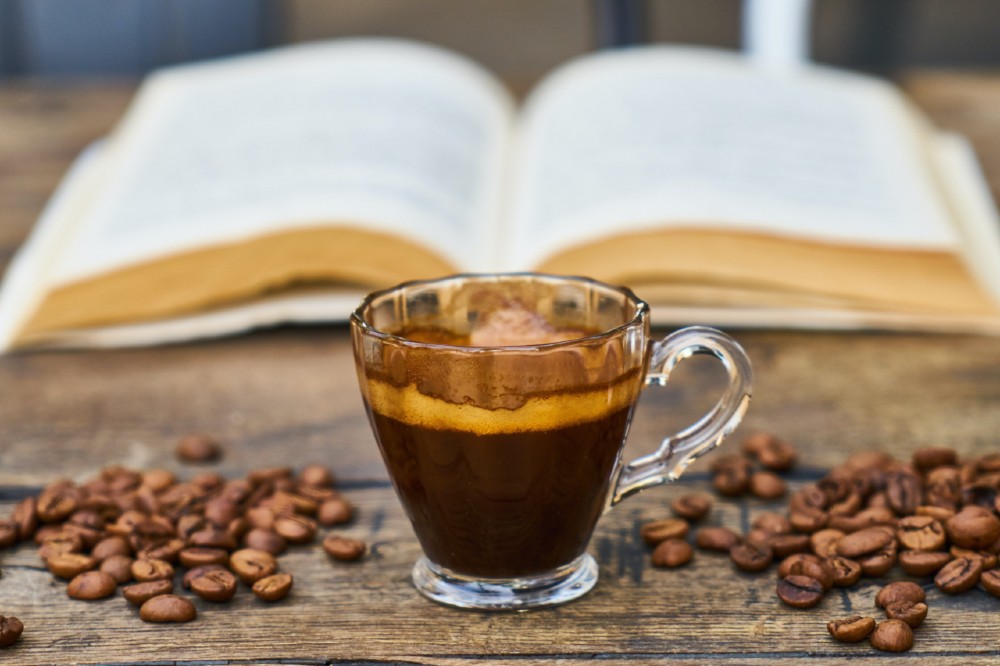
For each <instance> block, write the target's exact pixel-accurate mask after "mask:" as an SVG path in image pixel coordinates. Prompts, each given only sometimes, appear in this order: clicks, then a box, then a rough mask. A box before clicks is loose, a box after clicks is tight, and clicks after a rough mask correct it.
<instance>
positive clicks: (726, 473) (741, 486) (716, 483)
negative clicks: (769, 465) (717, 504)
mask: <svg viewBox="0 0 1000 666" xmlns="http://www.w3.org/2000/svg"><path fill="white" fill-rule="evenodd" d="M712 487H713V488H715V491H716V492H717V493H719V494H720V495H722V496H723V497H739V496H740V495H742V494H743V493H745V492H746V491H747V489H748V488H749V487H750V474H749V473H748V472H746V471H744V470H743V469H742V468H739V467H723V468H722V469H720V470H719V471H718V472H716V473H715V474H714V475H713V476H712Z"/></svg>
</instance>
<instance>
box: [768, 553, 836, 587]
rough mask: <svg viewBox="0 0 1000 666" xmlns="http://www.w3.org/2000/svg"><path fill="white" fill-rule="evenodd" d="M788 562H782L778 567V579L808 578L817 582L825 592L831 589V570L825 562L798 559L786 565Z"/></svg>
mask: <svg viewBox="0 0 1000 666" xmlns="http://www.w3.org/2000/svg"><path fill="white" fill-rule="evenodd" d="M786 562H788V560H787V559H786V560H783V561H782V562H781V565H779V567H778V578H787V577H788V576H808V577H809V578H812V579H814V580H816V581H817V582H819V584H820V585H821V586H822V587H823V591H824V592H826V591H827V590H829V589H830V588H831V587H833V576H834V574H833V570H832V569H831V568H830V567H829V565H828V564H827V563H826V562H818V561H815V560H811V559H806V558H802V559H798V560H795V561H793V562H789V563H788V564H786Z"/></svg>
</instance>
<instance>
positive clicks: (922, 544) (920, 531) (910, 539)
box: [896, 516, 948, 550]
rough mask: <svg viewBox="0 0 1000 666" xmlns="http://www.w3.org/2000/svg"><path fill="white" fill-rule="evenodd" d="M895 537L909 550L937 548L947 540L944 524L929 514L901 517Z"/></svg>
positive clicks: (942, 545)
mask: <svg viewBox="0 0 1000 666" xmlns="http://www.w3.org/2000/svg"><path fill="white" fill-rule="evenodd" d="M896 538H897V539H899V544H900V545H901V546H902V547H903V548H909V549H911V550H938V549H940V548H944V545H945V543H947V541H948V537H947V536H945V533H944V526H942V525H941V523H939V522H938V521H937V520H935V519H934V518H931V517H930V516H907V517H906V518H903V519H902V520H900V521H899V527H898V529H897V531H896Z"/></svg>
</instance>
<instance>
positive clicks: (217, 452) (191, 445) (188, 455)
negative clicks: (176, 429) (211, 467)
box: [175, 435, 222, 463]
mask: <svg viewBox="0 0 1000 666" xmlns="http://www.w3.org/2000/svg"><path fill="white" fill-rule="evenodd" d="M175 453H176V454H177V457H178V458H179V459H180V460H181V461H183V462H186V463H210V462H214V461H216V460H218V459H219V458H221V457H222V447H221V446H220V445H219V443H218V442H217V441H216V440H214V439H213V438H211V437H209V436H208V435H188V436H187V437H184V438H183V439H182V440H181V441H180V442H179V443H178V444H177V450H176V451H175Z"/></svg>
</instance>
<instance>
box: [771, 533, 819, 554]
mask: <svg viewBox="0 0 1000 666" xmlns="http://www.w3.org/2000/svg"><path fill="white" fill-rule="evenodd" d="M765 543H767V545H768V546H770V547H771V550H773V551H774V556H775V557H788V556H789V555H791V554H793V553H802V552H805V551H807V550H809V536H808V535H805V534H770V535H768V538H767V540H766V542H765Z"/></svg>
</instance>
